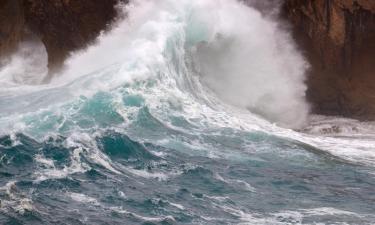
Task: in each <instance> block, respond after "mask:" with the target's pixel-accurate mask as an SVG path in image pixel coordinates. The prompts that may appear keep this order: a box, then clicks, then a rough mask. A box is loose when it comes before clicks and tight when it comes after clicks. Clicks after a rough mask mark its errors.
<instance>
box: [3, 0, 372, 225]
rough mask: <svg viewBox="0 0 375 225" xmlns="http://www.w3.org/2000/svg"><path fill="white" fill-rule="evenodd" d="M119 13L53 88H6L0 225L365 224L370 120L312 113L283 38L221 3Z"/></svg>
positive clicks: (269, 23)
mask: <svg viewBox="0 0 375 225" xmlns="http://www.w3.org/2000/svg"><path fill="white" fill-rule="evenodd" d="M123 10H124V12H126V13H127V16H128V17H127V19H126V20H125V21H120V22H119V23H118V24H117V25H116V26H115V27H114V28H113V31H111V32H110V33H108V34H106V35H104V36H102V37H100V38H99V40H98V43H97V44H96V45H94V46H92V47H90V48H89V49H88V50H87V51H84V52H80V53H77V54H75V55H73V56H72V57H71V58H70V59H69V60H68V61H67V64H66V70H65V71H64V72H62V73H61V74H58V75H56V76H55V77H53V78H52V80H51V82H50V83H49V84H37V85H36V84H32V85H31V84H29V83H27V81H24V82H20V79H21V78H20V77H17V79H10V78H9V77H12V76H15V75H14V74H6V75H7V76H4V77H1V79H0V82H2V84H3V85H4V89H3V90H1V91H0V199H1V205H0V224H215V225H216V224H374V223H375V216H374V212H375V188H374V186H375V167H374V166H375V154H374V153H373V146H375V141H374V140H375V138H374V135H373V134H374V132H373V130H374V129H373V125H372V124H371V123H360V122H357V121H353V120H348V119H342V118H341V119H340V118H327V117H319V116H314V115H310V114H308V106H307V103H306V102H305V101H304V99H303V93H304V90H305V86H304V82H303V80H304V72H305V69H306V65H305V62H304V60H303V57H302V56H301V54H300V53H298V51H297V49H296V48H295V46H294V44H293V41H292V40H291V39H290V37H289V35H288V34H287V31H285V30H282V29H281V28H280V27H279V26H278V25H277V23H276V22H275V21H273V20H272V19H271V18H267V17H265V16H262V15H261V14H260V13H259V12H257V11H256V10H254V9H251V8H249V7H247V6H245V5H242V4H240V3H238V2H237V1H232V0H227V1H224V0H223V1H213V0H202V1H198V0H182V1H181V2H175V1H170V0H163V1H160V2H158V3H155V2H153V1H143V0H139V1H133V2H132V3H131V4H130V5H129V6H127V7H125V8H123ZM151 12H152V13H151ZM207 12H210V13H207ZM233 18H234V19H233ZM234 28H235V29H234ZM254 32H255V33H254ZM253 34H256V35H253ZM270 34H273V35H270ZM276 34H277V35H276ZM259 37H261V38H259ZM17 57H21V56H17ZM19 61H21V62H23V63H26V62H24V61H22V57H21V59H19V60H17V62H19ZM20 66H24V65H23V64H21V65H20ZM12 68H14V67H12ZM2 71H6V70H4V69H3V70H2ZM36 71H40V70H36ZM15 74H19V73H15ZM0 75H4V73H0ZM29 75H30V76H31V75H33V74H29ZM38 75H40V74H35V76H38ZM27 77H29V76H27ZM229 78H230V79H229ZM21 80H22V79H21ZM5 81H6V82H5ZM290 128H294V130H292V129H290Z"/></svg>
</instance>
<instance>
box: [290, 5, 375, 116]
mask: <svg viewBox="0 0 375 225" xmlns="http://www.w3.org/2000/svg"><path fill="white" fill-rule="evenodd" d="M283 12H284V14H285V16H286V17H287V18H288V19H289V20H290V21H291V23H292V24H293V29H294V35H295V38H296V40H297V42H298V43H299V45H300V47H301V49H302V50H303V51H304V53H305V55H306V57H307V59H308V60H309V62H310V64H311V68H310V71H309V76H308V80H307V85H308V92H307V97H308V100H309V101H310V102H311V103H312V106H313V111H314V112H316V113H320V114H326V115H341V116H348V117H354V118H358V119H363V120H374V119H375V1H374V0H306V1H304V0H285V3H284V7H283Z"/></svg>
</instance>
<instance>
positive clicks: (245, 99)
mask: <svg viewBox="0 0 375 225" xmlns="http://www.w3.org/2000/svg"><path fill="white" fill-rule="evenodd" d="M123 13H124V14H126V15H127V18H126V20H123V21H120V22H118V23H117V24H116V25H115V26H114V28H113V30H112V31H111V32H109V33H107V34H104V35H102V36H100V37H99V38H98V41H97V42H96V44H95V45H93V46H91V47H89V48H88V49H87V50H84V51H81V52H78V53H75V54H73V55H72V57H71V58H70V59H68V60H67V62H66V67H65V70H64V71H63V72H61V74H58V75H56V76H55V77H54V78H53V79H52V80H51V82H50V83H49V84H44V85H39V86H35V85H34V86H30V85H28V82H29V81H28V78H27V77H24V78H25V79H23V78H22V79H23V80H22V79H21V80H18V81H19V83H16V84H15V83H14V82H13V83H12V84H6V85H8V86H7V88H12V91H9V90H8V89H2V90H0V108H1V110H0V115H1V117H0V134H9V133H16V132H24V133H26V134H28V135H30V136H32V137H36V138H39V137H40V136H50V135H57V134H59V132H60V130H61V129H62V128H63V127H64V126H65V125H66V124H71V125H70V126H71V127H70V128H69V129H70V130H69V129H68V130H65V131H64V133H63V135H66V136H68V137H70V138H68V140H73V139H74V141H73V143H74V145H76V146H78V147H81V150H80V151H83V153H84V154H85V155H86V156H87V157H91V159H92V160H94V161H95V162H97V163H98V164H101V165H103V166H104V167H105V168H107V169H108V170H110V171H112V172H113V173H119V172H120V171H119V170H118V169H116V168H115V166H114V165H113V164H112V163H111V161H110V160H109V159H108V158H107V157H106V156H105V155H103V154H102V153H101V152H100V151H99V150H98V149H97V148H96V146H95V144H93V141H94V139H93V137H91V136H90V135H88V136H89V138H87V137H85V133H86V134H87V133H92V132H93V129H100V123H97V124H95V125H94V126H93V128H92V129H84V128H82V127H81V126H80V125H79V120H80V119H81V117H79V116H77V114H78V113H80V109H81V107H82V106H81V105H80V104H83V102H85V101H84V100H82V99H81V98H79V96H85V97H88V98H91V97H93V96H94V94H95V93H98V92H99V91H103V92H106V93H108V94H110V95H111V96H113V97H114V99H115V100H114V102H112V103H113V104H110V106H108V107H113V108H114V109H113V110H114V111H115V112H117V113H119V115H120V116H122V117H123V118H124V122H123V123H122V124H110V126H112V127H114V128H116V127H117V128H121V130H122V131H123V130H125V129H126V127H127V126H128V125H129V124H131V123H132V122H134V120H135V118H136V117H137V115H138V114H137V113H138V112H139V108H137V107H125V106H124V105H121V104H122V97H123V91H124V90H126V92H127V93H131V94H133V95H139V96H142V99H143V100H144V105H146V106H147V108H148V110H149V113H150V115H151V116H152V117H154V119H155V120H156V121H157V122H158V123H160V124H162V125H163V126H165V128H166V129H167V128H168V129H171V130H173V131H175V132H180V133H183V134H187V135H190V136H193V135H194V136H201V135H202V134H206V133H207V132H208V131H209V132H212V131H213V130H220V129H221V128H231V129H233V130H240V131H250V132H252V131H263V132H266V133H269V134H271V135H277V136H280V137H283V138H287V139H293V140H298V141H300V142H304V143H306V144H309V145H312V146H314V147H317V148H319V149H321V150H325V151H328V152H330V153H331V154H333V155H336V156H338V157H342V158H344V159H346V160H350V161H354V162H359V163H365V164H366V165H375V153H374V151H373V146H374V144H375V141H374V136H373V133H375V132H372V131H371V132H370V133H369V132H368V131H369V130H372V126H368V127H366V128H365V129H362V127H363V126H362V125H363V124H360V125H359V126H357V128H355V129H352V128H351V127H352V125H350V126H347V125H345V126H340V127H341V131H342V130H345V133H347V132H349V131H350V132H351V133H350V135H352V134H353V133H355V134H353V135H355V136H361V135H360V134H363V133H368V134H370V135H367V137H365V136H362V137H361V138H358V139H355V141H353V139H350V138H347V137H344V138H343V137H341V136H339V135H336V136H334V135H332V132H329V134H328V136H327V135H326V134H321V131H325V130H333V131H335V129H336V128H335V127H334V126H335V125H333V126H331V127H333V128H332V129H331V128H329V127H328V128H327V126H326V125H322V124H317V123H315V125H314V123H313V124H312V128H311V127H308V128H307V133H300V132H296V131H293V130H290V129H285V128H282V127H280V125H281V126H286V127H301V125H302V124H304V123H305V121H306V118H307V113H308V106H307V104H306V102H305V100H304V92H305V85H304V82H303V81H304V71H305V69H306V63H305V62H304V60H303V58H302V57H301V54H300V53H299V52H298V51H297V50H296V48H295V47H294V44H293V43H292V41H291V38H290V37H289V34H288V32H287V31H285V30H283V29H282V28H281V27H280V26H279V24H278V23H277V22H275V21H274V20H273V19H272V18H270V17H265V16H263V15H262V14H261V13H259V12H258V11H257V10H255V9H252V8H250V7H247V6H245V5H244V4H242V3H240V2H238V1H235V0H181V1H173V0H161V1H157V2H156V1H151V0H133V1H131V2H130V4H128V5H127V6H125V7H124V8H123ZM33 51H34V50H33ZM35 51H38V52H41V54H43V48H39V49H37V50H35ZM15 57H18V56H17V55H15ZM42 61H43V60H42ZM43 63H44V64H45V62H44V61H43V62H40V64H39V65H42V66H41V67H40V68H42V67H45V65H44V64H43ZM9 66H12V63H10V64H9ZM8 69H9V68H6V67H5V70H4V68H3V70H2V72H1V77H0V79H5V80H8V81H9V79H8V78H9V77H11V76H13V75H12V74H11V73H8V72H4V71H7V70H8ZM8 71H10V70H8ZM25 76H26V75H25ZM43 76H44V75H43ZM43 76H41V77H43ZM41 77H40V78H41ZM22 82H24V84H20V83H22ZM31 83H33V84H34V83H38V82H34V81H32V82H31ZM25 84H27V85H25ZM14 85H16V86H14ZM124 85H127V86H126V88H124ZM41 115H43V116H41ZM84 116H87V115H84ZM172 117H175V118H184V119H185V120H186V121H187V123H189V125H190V127H189V128H186V127H183V126H181V125H180V126H179V125H176V124H174V123H173V122H172V121H171V118H172ZM77 118H78V119H77ZM264 118H266V119H267V120H268V121H267V120H266V119H264ZM30 121H31V122H30ZM336 122H337V121H334V123H336ZM44 123H51V124H52V125H50V126H47V127H50V128H48V129H47V130H46V129H44V128H45V126H41V125H42V124H44ZM316 124H317V125H316ZM40 127H42V128H43V129H42V128H40ZM348 129H349V130H348ZM79 133H80V134H79ZM341 133H342V132H341ZM78 134H79V135H78ZM73 136H76V138H72V137H73ZM348 136H349V135H348ZM43 138H44V137H43ZM80 139H81V141H79V140H80ZM138 139H140V140H142V139H144V140H147V141H151V142H154V143H157V142H158V141H159V140H160V137H158V138H156V140H153V139H152V137H148V136H147V135H145V136H144V137H142V134H139V137H138ZM172 139H173V138H171V139H170V140H169V141H168V142H169V143H172V142H173V141H175V140H172ZM84 142H87V143H89V144H88V146H89V147H88V148H87V146H86V147H85V146H82V143H84ZM77 143H80V144H78V145H77ZM175 143H178V144H180V146H183V147H186V148H189V149H196V150H197V152H198V151H201V150H203V151H206V150H207V149H208V150H207V152H208V154H209V156H210V157H211V156H212V157H221V156H222V155H220V154H219V153H217V154H216V153H213V152H212V151H211V149H212V148H213V146H211V145H209V144H206V143H204V140H203V141H202V140H200V139H196V140H189V141H186V140H177V141H175ZM167 147H168V146H167ZM86 149H90V151H88V150H86ZM74 168H75V169H74ZM71 169H73V170H69V169H67V170H69V171H65V172H68V173H70V172H74V171H84V170H85V168H79V167H76V166H73V167H72V168H71ZM45 172H46V171H45ZM65 172H64V173H65ZM133 172H134V171H133ZM135 172H137V173H138V175H142V176H161V177H163V176H164V175H163V174H159V175H155V174H154V175H152V174H151V175H150V174H148V173H145V172H142V171H141V173H139V171H135ZM48 173H50V175H52V177H58V176H60V175H58V174H57V173H58V172H57V171H54V170H50V171H49V172H48ZM48 173H47V172H46V173H44V174H41V175H43V176H45V177H44V178H43V179H45V178H46V177H48ZM65 174H66V173H65ZM61 176H62V175H61ZM161 179H164V178H161Z"/></svg>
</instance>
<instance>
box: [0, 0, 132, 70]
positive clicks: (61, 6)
mask: <svg viewBox="0 0 375 225" xmlns="http://www.w3.org/2000/svg"><path fill="white" fill-rule="evenodd" d="M118 1H119V0H79V1H77V0H48V1H46V0H0V38H1V39H0V40H1V44H0V55H4V54H7V53H9V52H10V51H11V50H12V49H14V48H15V46H16V45H17V43H18V42H19V40H20V39H22V38H24V37H25V35H26V34H27V35H29V34H30V33H31V34H32V35H33V36H36V37H38V38H39V39H40V40H41V41H42V42H43V43H44V45H45V47H46V49H47V52H48V60H49V67H50V68H58V67H59V66H61V65H62V63H63V61H64V59H65V58H66V57H67V56H68V54H69V53H70V52H71V51H74V50H77V49H80V48H84V47H85V46H87V45H88V44H89V43H90V42H92V41H93V40H95V38H96V37H97V36H98V35H99V34H100V32H101V31H103V30H105V29H106V28H108V25H109V24H110V23H111V22H112V21H113V20H114V18H115V17H116V16H117V10H116V9H115V5H116V4H117V3H118ZM123 2H126V1H125V0H123Z"/></svg>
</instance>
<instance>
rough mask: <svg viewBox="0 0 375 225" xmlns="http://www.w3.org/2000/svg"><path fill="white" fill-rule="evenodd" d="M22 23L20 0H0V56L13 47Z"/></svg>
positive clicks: (18, 36)
mask: <svg viewBox="0 0 375 225" xmlns="http://www.w3.org/2000/svg"><path fill="white" fill-rule="evenodd" d="M23 25H24V17H23V5H22V1H21V0H0V53H1V54H0V56H1V55H3V54H8V53H10V52H11V51H13V50H14V49H15V47H16V46H17V43H18V42H19V41H20V39H21V37H22V31H23Z"/></svg>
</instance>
